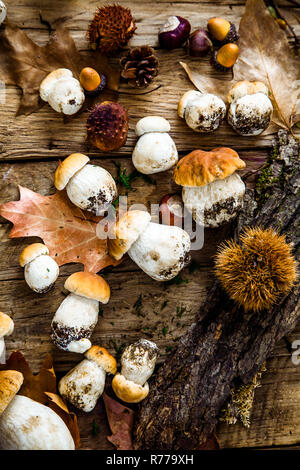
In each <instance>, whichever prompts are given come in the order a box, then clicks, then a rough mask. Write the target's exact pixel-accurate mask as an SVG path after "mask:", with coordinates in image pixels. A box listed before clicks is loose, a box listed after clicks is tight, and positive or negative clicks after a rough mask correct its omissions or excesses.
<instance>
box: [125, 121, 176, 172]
mask: <svg viewBox="0 0 300 470" xmlns="http://www.w3.org/2000/svg"><path fill="white" fill-rule="evenodd" d="M169 131H170V124H169V122H168V121H167V120H166V119H164V118H163V117H160V116H147V117H144V118H142V119H140V120H139V121H138V122H137V124H136V128H135V132H136V135H137V136H138V137H139V140H138V141H137V143H136V146H135V148H134V150H133V154H132V163H133V165H134V166H135V168H136V169H137V170H138V171H139V172H141V173H143V174H145V175H151V174H154V173H159V172H160V171H166V170H169V169H170V168H172V166H174V165H175V164H176V163H177V161H178V153H177V149H176V145H175V142H174V141H173V139H172V138H171V137H170V136H169V134H168V132H169Z"/></svg>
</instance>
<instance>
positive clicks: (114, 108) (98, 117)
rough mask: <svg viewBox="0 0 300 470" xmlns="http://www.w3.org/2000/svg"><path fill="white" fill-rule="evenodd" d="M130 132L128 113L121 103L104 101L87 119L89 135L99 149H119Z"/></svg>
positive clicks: (95, 107)
mask: <svg viewBox="0 0 300 470" xmlns="http://www.w3.org/2000/svg"><path fill="white" fill-rule="evenodd" d="M127 134H128V114H127V111H126V109H124V108H123V106H121V105H120V104H119V103H114V102H112V101H103V103H100V104H97V105H96V106H94V107H93V108H92V109H91V110H90V112H89V115H88V119H87V137H88V140H89V141H90V143H91V144H92V145H94V146H95V147H97V148H98V149H99V150H102V151H104V152H109V151H111V150H118V149H119V148H120V147H122V145H124V144H125V142H126V140H127Z"/></svg>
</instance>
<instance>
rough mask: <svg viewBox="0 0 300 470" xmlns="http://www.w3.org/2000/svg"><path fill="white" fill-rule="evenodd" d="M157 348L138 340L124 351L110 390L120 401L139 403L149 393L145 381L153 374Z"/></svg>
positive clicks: (149, 342)
mask: <svg viewBox="0 0 300 470" xmlns="http://www.w3.org/2000/svg"><path fill="white" fill-rule="evenodd" d="M158 352H159V351H158V347H157V346H156V344H155V343H153V342H152V341H148V340H147V339H140V340H139V341H137V342H135V343H133V344H130V345H129V346H127V348H125V349H124V351H123V354H122V356H121V372H120V373H117V374H116V375H115V376H114V378H113V381H112V388H113V390H114V392H115V394H116V395H117V397H118V398H120V399H121V400H122V401H125V402H127V403H139V402H140V401H142V400H144V398H146V396H147V395H148V393H149V385H148V382H147V380H148V379H149V377H151V375H152V374H153V371H154V368H155V363H156V360H157V357H158Z"/></svg>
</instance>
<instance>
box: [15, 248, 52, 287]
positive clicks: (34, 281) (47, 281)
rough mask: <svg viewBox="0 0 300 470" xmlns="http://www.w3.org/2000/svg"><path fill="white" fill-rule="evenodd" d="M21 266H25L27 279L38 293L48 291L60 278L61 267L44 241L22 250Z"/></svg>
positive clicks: (29, 284)
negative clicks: (50, 253) (50, 254)
mask: <svg viewBox="0 0 300 470" xmlns="http://www.w3.org/2000/svg"><path fill="white" fill-rule="evenodd" d="M19 262H20V266H21V267H22V268H24V276H25V281H26V282H27V284H28V286H29V287H30V289H32V290H33V291H34V292H37V293H38V294H44V293H45V292H48V291H49V290H50V289H51V288H52V287H53V286H54V283H55V281H56V279H57V278H58V274H59V267H58V264H57V263H56V261H54V259H53V258H51V256H49V249H48V248H47V246H46V245H44V244H43V243H32V245H28V246H27V247H26V248H24V250H23V251H22V253H21V255H20V259H19Z"/></svg>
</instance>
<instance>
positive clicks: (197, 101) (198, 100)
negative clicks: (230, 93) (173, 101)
mask: <svg viewBox="0 0 300 470" xmlns="http://www.w3.org/2000/svg"><path fill="white" fill-rule="evenodd" d="M178 116H179V117H181V118H183V119H185V122H186V123H187V125H188V126H189V127H190V128H191V129H193V130H194V131H195V132H202V133H204V132H213V131H215V130H216V129H218V127H219V126H220V124H221V122H222V121H223V119H224V118H225V116H226V106H225V103H224V102H223V101H222V100H221V98H219V97H218V96H216V95H213V94H212V93H201V92H200V91H196V90H189V91H187V92H186V93H185V94H184V95H183V96H182V97H181V99H180V101H179V103H178Z"/></svg>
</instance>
